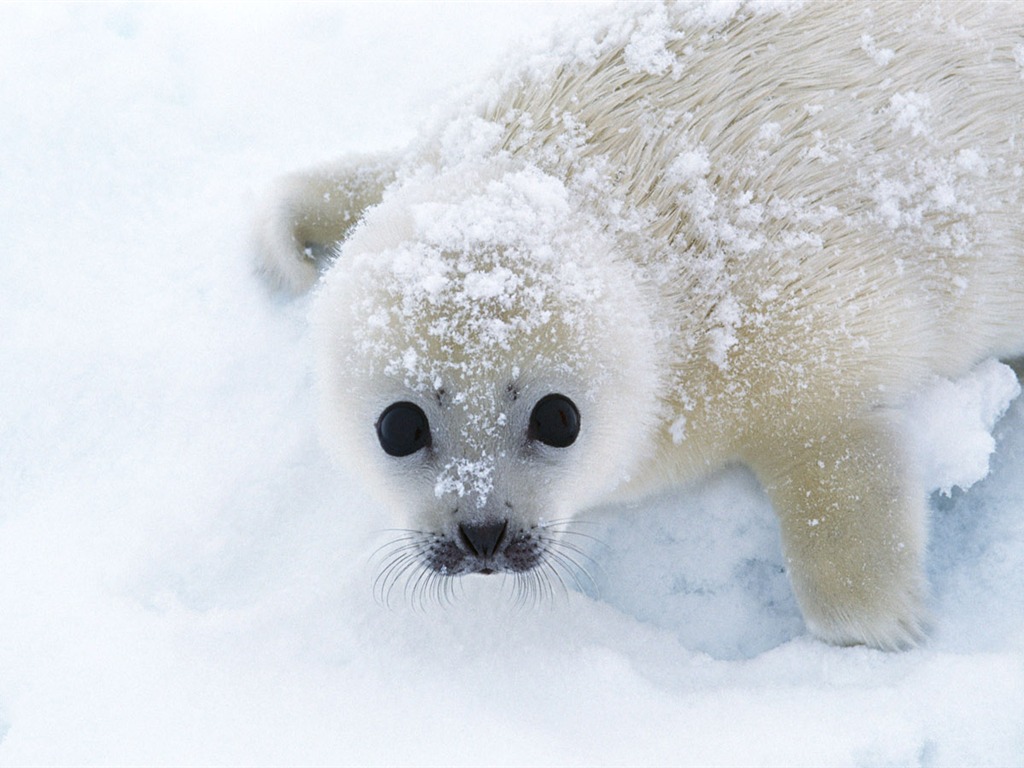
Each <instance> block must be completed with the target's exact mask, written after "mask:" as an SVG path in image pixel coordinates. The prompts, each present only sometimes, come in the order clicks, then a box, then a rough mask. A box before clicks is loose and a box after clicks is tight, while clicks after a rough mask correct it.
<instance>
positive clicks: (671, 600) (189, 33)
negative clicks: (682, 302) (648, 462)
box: [0, 4, 1024, 766]
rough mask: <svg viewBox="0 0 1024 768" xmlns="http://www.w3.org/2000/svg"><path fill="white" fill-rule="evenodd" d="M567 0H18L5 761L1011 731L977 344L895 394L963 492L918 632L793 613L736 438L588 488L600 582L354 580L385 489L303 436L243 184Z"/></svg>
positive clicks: (2, 539) (513, 750)
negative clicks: (378, 593) (631, 497)
mask: <svg viewBox="0 0 1024 768" xmlns="http://www.w3.org/2000/svg"><path fill="white" fill-rule="evenodd" d="M567 12H569V10H567V9H564V8H559V9H552V8H548V7H540V6H535V5H521V6H515V7H512V8H509V7H503V6H496V5H486V6H485V5H482V4H481V5H459V6H429V5H425V6H418V5H417V6H409V5H401V6H397V5H396V6H389V7H383V8H380V7H374V6H362V5H359V6H343V7H332V6H322V5H309V6H303V7H302V8H301V9H300V10H287V9H282V8H280V7H273V6H256V7H254V8H253V7H249V6H246V7H245V8H244V9H243V8H241V7H237V6H226V7H213V8H202V7H200V8H195V7H183V8H176V7H173V6H156V7H149V6H119V5H100V6H80V5H74V6H54V7H50V6H48V5H42V4H40V5H38V6H27V5H26V6H9V5H5V6H3V7H2V8H0V72H3V76H2V77H0V104H2V105H3V109H2V111H0V330H2V333H0V361H2V364H0V763H3V764H8V765H10V764H18V765H26V764H68V763H75V764H112V763H119V764H126V763H133V764H139V763H146V764H153V765H159V764H213V763H220V764H275V763H278V764H279V763H282V762H284V763H290V764H298V763H303V764H360V765H363V764H433V765H441V764H443V765H461V764H467V765H481V764H490V765H526V764H538V765H552V764H564V765H603V764H672V765H686V764H695V765H696V764H700V765H710V764H723V765H725V764H728V765H737V764H779V765H783V764H784V765H892V764H899V765H967V764H970V765H1000V766H1006V765H1022V764H1024V404H1022V402H1021V400H1020V399H1018V400H1016V401H1014V402H1013V403H1012V404H1011V405H1010V407H1009V410H1008V411H1007V412H1006V413H1005V415H1003V416H1002V417H1001V418H999V414H1000V413H1001V411H1002V410H1003V409H1004V408H1005V407H1006V405H1007V403H1008V402H1009V401H1010V400H1011V398H1012V397H1013V395H1014V394H1015V392H1016V387H1015V384H1014V383H1013V382H1012V380H1010V379H1009V378H1008V375H1007V370H1006V368H1005V367H1003V366H1000V365H996V364H989V365H986V366H982V367H980V368H979V369H977V370H976V371H975V372H974V373H972V374H971V376H969V377H968V378H967V379H965V380H964V381H962V382H959V383H955V384H954V383H944V382H937V383H936V388H935V389H934V390H933V391H932V392H931V393H929V394H927V395H923V396H922V397H921V398H920V399H919V400H918V402H917V404H916V406H915V409H914V411H913V423H912V425H911V426H912V429H914V431H915V433H916V434H917V436H918V438H919V440H918V442H920V443H922V444H923V445H924V446H925V448H924V449H923V450H924V455H925V459H923V463H924V464H926V465H927V473H928V477H927V480H928V484H929V486H930V487H932V488H941V489H945V490H947V491H948V493H947V494H942V493H938V492H937V493H935V494H934V495H933V497H932V505H931V506H932V529H933V530H932V545H931V549H930V555H929V573H930V577H931V581H932V588H933V601H932V609H933V615H934V622H933V630H932V636H931V640H930V642H929V643H928V645H927V646H926V647H924V648H922V649H920V650H916V651H912V652H908V653H904V654H886V653H882V652H877V651H869V650H865V649H856V648H854V649H838V648H832V647H829V646H826V645H823V644H821V643H819V642H817V641H815V640H813V639H812V638H810V637H808V636H807V634H806V632H805V630H804V628H803V624H802V622H801V619H800V617H799V614H798V612H797V609H796V606H795V603H794V601H793V597H792V595H791V593H790V590H789V586H788V584H787V582H786V579H785V575H784V573H783V571H782V558H781V555H780V552H779V545H778V537H777V532H776V528H775V524H774V521H773V520H772V517H771V513H770V510H769V508H768V505H767V502H766V500H765V498H764V496H763V495H762V493H761V492H760V490H759V489H758V488H757V485H756V483H755V482H754V481H753V479H752V478H751V477H750V476H749V475H748V474H747V473H745V472H743V471H742V470H735V471H731V472H727V473H723V474H720V475H718V476H716V477H713V478H710V479H709V480H707V481H706V482H705V483H703V484H702V485H700V486H699V487H696V488H692V489H688V490H685V491H680V492H678V493H675V494H672V495H671V496H666V497H663V498H660V499H657V500H653V501H652V502H650V503H649V504H646V505H645V506H644V507H643V508H638V509H610V510H603V511H601V512H600V513H595V514H594V515H593V525H592V526H591V527H592V535H593V536H594V542H593V544H592V546H591V547H590V555H591V556H592V557H593V559H594V562H593V563H592V564H591V566H590V567H589V568H588V570H589V573H590V579H589V580H588V579H582V581H583V582H584V583H583V585H582V586H583V588H584V589H583V592H585V594H584V593H583V592H580V591H575V590H573V591H567V592H566V593H565V594H559V595H556V596H555V598H554V599H553V600H551V601H549V602H548V603H546V604H544V605H541V606H539V607H530V608H518V609H517V608H514V607H512V606H511V605H510V604H509V603H510V601H509V600H508V599H507V598H508V593H509V589H508V587H507V585H505V586H503V585H502V583H501V580H500V579H495V578H488V577H474V578H470V579H467V580H465V581H464V585H463V588H462V589H460V590H459V592H460V596H459V599H458V600H456V601H455V603H454V604H453V605H450V606H447V607H444V608H442V607H438V606H422V607H418V606H412V605H406V604H405V603H404V602H403V601H401V600H394V601H392V602H393V604H392V606H391V607H390V608H389V609H385V608H383V607H381V606H380V605H378V604H377V603H375V602H374V599H373V592H372V584H373V577H374V574H375V572H376V567H377V566H378V563H377V562H375V560H374V559H373V552H374V549H375V548H376V547H377V546H378V545H379V544H380V543H381V542H382V541H383V540H384V538H385V537H384V536H383V535H382V532H381V528H382V527H383V525H384V523H383V522H382V521H383V520H385V519H386V516H385V515H384V514H383V511H382V510H380V509H378V508H375V507H374V505H373V504H371V503H370V502H369V501H368V500H367V499H366V498H364V497H363V496H362V495H361V492H360V487H359V483H358V478H355V477H352V476H350V475H346V474H345V469H344V467H340V468H338V467H333V466H331V465H330V464H329V462H328V461H327V459H326V457H325V454H324V452H323V450H322V449H321V448H320V446H319V445H318V442H317V438H316V426H315V423H314V418H313V413H314V408H313V406H312V403H311V382H310V378H311V377H310V373H309V365H310V360H309V349H308V335H307V321H306V313H307V311H308V309H309V306H308V302H307V301H306V300H299V301H296V302H285V301H282V300H280V299H274V298H270V297H268V296H267V295H266V293H265V291H264V290H263V288H262V286H261V285H260V284H259V283H258V282H257V281H256V280H254V279H253V278H252V277H251V275H250V271H249V258H250V254H249V251H248V242H247V238H248V232H249V225H250V216H251V212H252V210H253V209H254V200H255V195H256V193H257V192H258V191H259V190H260V189H261V188H262V187H263V186H264V185H265V184H266V182H267V181H268V180H269V179H270V178H272V177H273V176H274V175H276V174H279V173H281V172H284V171H288V170H291V169H293V168H295V167H301V166H303V165H306V164H309V163H312V162H316V161H318V160H321V159H323V158H327V157H330V156H332V155H335V154H340V153H341V152H343V151H346V150H350V149H374V148H384V147H389V146H393V145H397V144H400V143H402V142H404V141H406V140H408V139H409V138H411V136H412V135H413V132H414V130H415V127H416V125H417V124H418V122H419V121H420V120H421V119H422V118H423V117H424V116H425V115H426V114H427V113H428V111H429V109H430V107H431V105H432V104H433V103H434V102H436V101H437V99H438V98H439V97H444V96H445V95H447V94H450V93H451V92H452V90H453V89H454V88H455V87H457V86H461V85H462V84H463V83H465V82H467V81H469V80H471V79H472V78H473V76H474V75H476V74H479V73H482V72H484V71H486V70H487V69H488V67H489V65H490V62H491V61H492V58H493V50H492V49H494V48H495V47H501V46H504V45H506V44H507V43H508V42H509V41H512V40H515V39H516V38H517V37H519V36H521V35H531V34H535V30H536V29H538V28H539V27H541V26H543V25H545V24H547V23H548V21H549V20H550V19H551V18H554V17H555V16H557V15H564V14H565V13H567ZM882 53H884V52H882V51H879V54H882ZM997 419H998V420H997ZM993 448H994V453H993V454H992V456H991V457H989V452H990V451H991V450H992V449H993ZM929 462H930V463H929ZM989 466H990V471H989V473H988V476H987V477H985V479H981V480H980V481H979V482H974V481H975V480H979V478H980V477H981V476H982V475H984V474H985V473H986V467H989ZM971 483H974V484H973V485H971ZM958 484H959V485H971V487H970V489H969V490H968V491H966V492H965V491H963V490H961V489H960V488H958V487H953V486H954V485H958Z"/></svg>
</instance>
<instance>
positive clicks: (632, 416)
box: [259, 2, 1024, 648]
mask: <svg viewBox="0 0 1024 768" xmlns="http://www.w3.org/2000/svg"><path fill="white" fill-rule="evenodd" d="M1022 66H1024V12H1022V11H1020V10H1019V9H1018V8H1017V7H1016V6H1014V5H1012V4H1005V5H1002V4H979V5H967V4H965V3H961V2H955V3H949V4H926V5H922V6H917V5H914V4H911V3H885V4H879V5H878V6H877V7H872V6H869V5H862V4H842V5H838V4H833V3H820V4H819V3H813V4H808V5H807V6H804V7H783V8H782V9H778V8H775V9H769V10H763V9H760V6H746V5H740V6H731V5H730V6H729V7H728V8H726V9H723V7H722V6H721V5H717V6H701V5H698V6H689V5H687V6H662V5H654V6H649V5H644V6H632V7H629V8H624V9H618V10H616V11H614V12H611V13H609V14H606V16H605V17H604V18H603V19H598V20H595V21H594V22H593V24H592V27H591V28H590V29H589V30H588V31H587V32H586V33H577V34H576V35H574V36H573V37H571V38H566V39H563V40H561V41H557V42H555V43H553V44H552V45H551V46H550V47H549V48H548V50H547V51H546V52H545V53H544V54H543V55H536V56H533V57H530V58H527V59H526V60H525V61H521V62H520V64H519V65H518V66H517V67H514V68H509V67H508V66H506V67H505V68H504V69H503V72H504V73H503V74H502V75H500V76H499V77H497V78H495V79H494V80H492V81H491V82H490V83H488V85H487V87H486V88H485V89H484V90H483V92H482V94H481V96H480V98H479V99H478V100H477V101H476V102H475V103H473V104H472V105H469V106H466V107H463V108H460V109H457V110H454V111H453V112H452V113H451V114H449V115H448V116H447V117H446V118H445V119H443V120H441V121H440V124H439V125H438V126H437V127H436V128H435V129H433V130H431V131H428V132H427V134H426V136H425V138H424V139H423V140H422V141H420V142H418V143H417V144H416V145H415V146H414V147H413V148H411V149H409V150H407V151H405V152H401V153H396V154H394V155H380V156H369V157H366V156H363V157H352V158H347V159H346V160H344V161H342V162H341V163H339V164H337V165H334V166H331V167H328V168H325V169H322V170H318V171H314V172H311V173H308V174H300V175H297V176H294V177H291V178H290V179H287V180H285V181H284V182H282V184H281V186H280V187H279V188H278V190H277V192H276V193H275V196H274V198H273V199H272V202H271V204H270V205H269V207H268V208H267V210H266V213H265V215H264V216H263V218H262V219H261V223H260V230H259V237H260V242H259V245H260V258H261V264H262V266H263V268H264V269H265V271H267V272H269V273H270V274H271V275H272V276H274V277H275V278H276V279H277V280H278V281H279V282H281V283H282V284H284V285H286V286H288V287H290V288H293V289H296V290H300V289H304V288H306V287H308V286H309V285H311V284H312V283H313V281H314V280H315V278H316V274H317V264H316V256H317V255H318V254H320V253H322V252H323V251H324V250H325V249H329V248H330V247H331V246H332V244H333V243H335V242H338V243H341V245H340V246H339V247H338V253H337V258H335V259H334V260H333V262H332V263H331V265H330V267H329V269H328V271H327V274H326V276H325V278H324V280H323V283H322V286H321V288H320V290H319V294H318V297H317V299H316V302H317V304H316V309H315V315H314V317H315V326H316V332H317V334H318V350H319V370H320V373H321V380H322V385H323V387H322V389H323V398H324V406H325V407H324V421H325V431H326V434H327V435H328V438H329V440H330V441H331V443H332V445H334V446H335V447H336V448H337V450H338V451H339V453H340V454H341V455H342V456H344V457H345V460H346V461H347V462H357V466H358V467H360V468H362V469H364V470H365V473H366V474H367V476H369V477H372V478H375V479H376V485H377V486H378V487H379V488H380V490H381V491H382V492H383V493H384V494H386V495H387V496H388V497H389V499H390V500H391V501H392V502H393V503H394V504H395V506H396V508H398V509H400V510H402V511H403V514H404V515H405V516H406V527H408V528H409V529H410V530H411V531H413V533H411V534H409V538H408V539H407V540H406V541H405V543H404V544H403V545H402V546H401V547H397V548H396V551H395V556H394V559H393V560H392V562H391V570H390V571H389V572H388V574H387V577H386V580H387V579H391V578H398V577H399V576H401V575H403V574H404V573H406V572H407V571H408V569H410V568H412V567H413V564H414V563H415V564H416V565H417V566H419V565H422V566H423V568H424V569H425V570H424V571H423V572H424V573H428V574H435V575H438V576H445V575H456V574H461V573H470V572H484V573H488V572H493V571H512V572H516V573H520V574H524V581H523V583H524V584H530V583H531V582H530V579H531V578H536V579H540V578H541V577H542V576H543V574H545V573H548V574H553V573H556V572H557V571H560V570H564V569H565V567H566V564H567V562H568V561H569V560H570V559H571V547H572V545H571V541H569V540H566V539H565V538H564V530H563V529H564V528H565V527H567V526H568V525H569V523H568V522H567V521H569V520H570V519H571V518H572V517H573V515H575V513H576V512H577V511H579V510H580V509H583V508H585V507H587V506H590V505H593V504H596V503H598V502H599V501H601V500H604V499H608V498H621V497H629V496H634V497H635V496H636V495H637V494H642V493H645V492H647V491H649V490H651V489H653V488H658V487H663V486H664V485H665V484H666V483H680V482H685V481H687V480H689V479H692V478H694V477H696V476H698V475H700V474H702V473H706V472H708V471H710V470H713V469H715V468H716V467H719V466H721V465H723V464H725V463H728V462H732V461H739V462H743V463H746V464H747V465H749V466H750V467H751V468H752V469H753V470H754V471H755V473H756V474H757V476H758V478H759V479H760V481H761V482H762V483H763V485H764V487H765V488H766V490H767V492H768V494H769V496H770V498H771V501H772V504H773V507H774V509H775V511H776V513H777V515H778V517H779V521H780V525H781V531H782V537H783V544H784V550H785V554H786V558H787V565H788V568H789V572H790V574H791V578H792V583H793V587H794V590H795V592H796V595H797V597H798V599H799V602H800V605H801V607H802V609H803V611H804V615H805V617H806V619H807V621H808V624H809V626H810V627H811V628H812V629H813V630H814V631H815V632H816V633H817V634H818V635H820V636H821V637H823V638H825V639H827V640H829V641H832V642H837V643H868V644H871V645H875V646H879V647H885V648H893V647H901V646H905V645H908V644H912V643H914V642H916V641H917V640H918V639H919V638H920V636H921V633H922V621H923V607H922V600H923V592H924V584H923V569H922V562H921V561H922V556H923V550H924V541H925V530H924V529H925V500H924V493H923V488H922V487H921V484H920V483H919V482H918V481H917V480H916V477H915V473H914V467H913V466H912V462H911V461H910V460H909V459H908V457H907V455H906V452H905V450H904V447H903V445H904V436H903V425H902V423H901V407H902V406H903V404H904V403H905V402H906V400H907V399H908V397H909V396H910V395H911V394H913V393H914V392H915V391H917V390H918V389H919V388H920V387H921V386H922V385H923V384H925V383H926V382H927V381H928V380H929V379H930V378H932V377H935V376H956V375H958V374H960V373H962V372H964V371H966V370H967V369H968V368H970V366H972V365H973V364H974V363H976V362H977V361H979V360H981V359H984V358H985V357H989V356H1012V355H1016V354H1020V353H1021V352H1024V194H1022V192H1024V175H1022V168H1024V70H1022ZM357 222H358V224H357ZM417 572H419V571H417ZM422 583H424V584H426V583H433V584H441V583H443V582H441V581H440V580H432V579H425V580H424V581H423V582H422Z"/></svg>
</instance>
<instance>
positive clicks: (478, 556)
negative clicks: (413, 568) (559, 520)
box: [423, 520, 547, 576]
mask: <svg viewBox="0 0 1024 768" xmlns="http://www.w3.org/2000/svg"><path fill="white" fill-rule="evenodd" d="M546 549H547V547H546V546H545V543H544V540H543V539H542V538H541V537H539V536H536V535H534V534H533V533H531V532H530V531H516V532H510V531H509V525H508V521H507V520H500V521H494V522H485V523H463V524H461V525H459V526H458V529H457V532H456V536H455V537H446V536H443V535H442V536H438V537H437V539H434V540H432V541H431V542H430V543H429V544H428V546H426V547H425V548H424V551H423V561H424V564H425V565H426V567H427V568H428V569H430V570H432V571H434V572H435V573H440V574H443V575H448V576H457V575H462V574H467V573H481V574H494V573H525V572H526V571H530V570H532V569H534V568H536V567H537V566H538V565H540V563H541V562H542V560H543V559H544V554H545V551H546Z"/></svg>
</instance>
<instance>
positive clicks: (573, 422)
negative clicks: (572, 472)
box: [526, 395, 580, 448]
mask: <svg viewBox="0 0 1024 768" xmlns="http://www.w3.org/2000/svg"><path fill="white" fill-rule="evenodd" d="M579 433H580V412H579V410H577V408H576V405H575V404H574V403H573V401H572V400H570V399H569V398H568V397H566V396H565V395H547V396H546V397H542V398H541V399H540V402H538V403H537V404H536V405H535V406H534V407H533V413H531V414H530V428H529V430H527V433H526V436H527V437H529V438H530V439H531V440H540V441H541V442H542V443H544V444H545V445H550V446H551V447H552V448H568V447H569V446H570V445H572V444H573V443H574V442H576V436H577V435H578V434H579Z"/></svg>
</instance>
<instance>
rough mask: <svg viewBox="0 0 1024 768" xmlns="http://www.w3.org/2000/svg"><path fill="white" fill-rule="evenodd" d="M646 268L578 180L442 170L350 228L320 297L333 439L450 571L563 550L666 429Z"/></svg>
mask: <svg viewBox="0 0 1024 768" xmlns="http://www.w3.org/2000/svg"><path fill="white" fill-rule="evenodd" d="M634 269H635V267H634V266H633V263H632V262H631V261H629V260H625V259H619V258H617V255H616V254H615V252H614V251H613V250H612V245H611V244H610V243H608V242H606V241H605V239H603V238H602V237H601V235H600V234H599V232H598V231H597V229H596V228H595V227H592V226H590V225H588V223H587V222H586V221H584V220H581V216H580V214H578V212H577V211H576V210H575V207H574V205H573V200H572V195H571V194H570V192H569V190H567V188H566V186H565V185H564V184H563V183H562V182H561V181H560V180H558V179H556V178H553V177H551V176H548V175H545V174H544V173H542V172H541V171H539V170H537V169H536V168H533V167H529V166H527V167H518V168H517V167H512V166H511V165H509V164H503V163H495V162H492V163H490V164H488V165H486V166H481V165H479V164H467V165H466V167H465V168H464V169H461V170H455V171H453V170H451V169H449V170H448V171H447V172H446V173H445V174H444V175H443V176H436V175H434V174H432V173H429V172H423V174H422V175H421V177H419V178H416V179H414V180H412V181H410V182H407V183H406V184H405V185H403V187H402V188H401V189H400V190H399V191H397V192H396V194H394V195H393V196H391V197H390V198H385V200H384V202H383V203H382V204H381V205H380V206H378V207H377V208H376V209H374V210H372V211H371V212H370V213H369V214H368V216H367V218H366V220H365V222H364V223H363V225H362V226H361V227H358V228H357V229H356V230H355V232H353V234H352V235H351V237H350V238H349V239H348V240H347V242H346V243H345V245H344V247H343V251H342V253H341V258H339V259H338V260H337V262H336V266H335V269H333V270H332V271H331V273H330V274H329V275H328V277H327V278H326V280H325V281H324V284H323V286H322V287H321V291H320V295H319V297H318V301H317V309H316V310H315V318H314V319H315V325H316V327H317V329H318V334H319V339H318V344H319V353H320V357H319V359H320V370H319V375H320V382H321V386H322V387H323V395H324V396H323V397H322V398H321V402H322V403H324V407H325V409H326V411H327V412H326V413H325V414H324V421H325V424H326V425H327V430H326V431H327V435H328V439H329V440H331V441H332V444H333V447H334V448H335V449H336V450H337V451H338V454H339V456H340V457H342V458H343V460H344V461H345V462H348V463H350V464H351V462H353V461H355V462H357V464H356V468H357V470H358V471H359V473H360V474H361V475H365V476H369V477H370V478H372V480H373V481H375V482H373V483H372V484H373V485H375V486H376V488H377V489H378V491H380V492H381V494H382V496H383V497H384V498H385V500H386V501H387V503H389V504H390V505H391V506H392V507H393V508H395V509H396V511H397V512H398V513H399V515H400V516H401V518H402V519H403V522H404V524H405V525H409V526H411V528H412V530H413V536H412V537H411V540H410V543H408V546H404V547H401V548H400V549H399V550H398V551H396V553H395V559H394V564H395V566H396V570H397V569H398V568H399V566H400V565H401V564H404V563H405V562H406V559H408V558H413V557H414V558H419V559H420V560H421V562H422V563H423V564H424V565H425V566H426V567H427V568H428V569H430V570H432V571H434V572H436V573H439V574H446V575H454V574H460V573H472V572H483V573H489V572H495V571H511V572H516V573H524V572H527V571H530V570H531V569H534V568H535V567H537V566H542V567H541V568H540V571H539V572H543V571H544V570H545V569H552V568H553V569H555V570H557V569H559V568H560V567H561V568H564V566H565V565H566V563H567V561H566V554H565V553H564V552H563V553H561V554H560V553H559V550H558V544H557V541H558V537H557V536H555V535H554V533H555V530H558V529H559V528H561V527H562V526H561V525H560V523H563V522H565V521H566V520H567V518H568V517H570V516H571V514H572V513H574V512H575V511H577V510H578V509H580V508H581V507H584V506H586V505H587V504H592V503H595V502H596V501H597V500H598V499H599V498H601V497H602V496H603V495H605V494H607V493H608V491H609V490H610V489H611V488H613V487H615V486H616V485H618V484H619V483H621V482H622V481H623V480H625V479H626V478H627V477H628V475H629V474H630V472H631V470H632V468H633V466H634V465H635V463H636V462H637V461H638V460H642V459H643V458H644V454H645V448H644V446H645V445H649V444H650V442H651V441H650V439H649V437H648V434H647V433H648V430H649V429H650V428H651V426H652V425H653V423H654V420H655V419H654V417H655V414H654V413H652V412H651V409H652V404H655V403H656V402H657V398H656V397H655V396H654V391H655V389H656V387H657V374H656V370H657V366H656V364H655V350H654V348H653V344H652V341H651V339H652V338H654V336H655V334H654V333H652V329H650V328H646V327H643V320H642V319H641V320H639V321H638V320H637V318H643V317H644V313H643V312H642V311H639V310H640V308H641V307H642V306H643V297H642V295H641V291H640V288H639V287H638V281H637V280H635V279H634V278H635V276H634V275H633V270H634Z"/></svg>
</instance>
